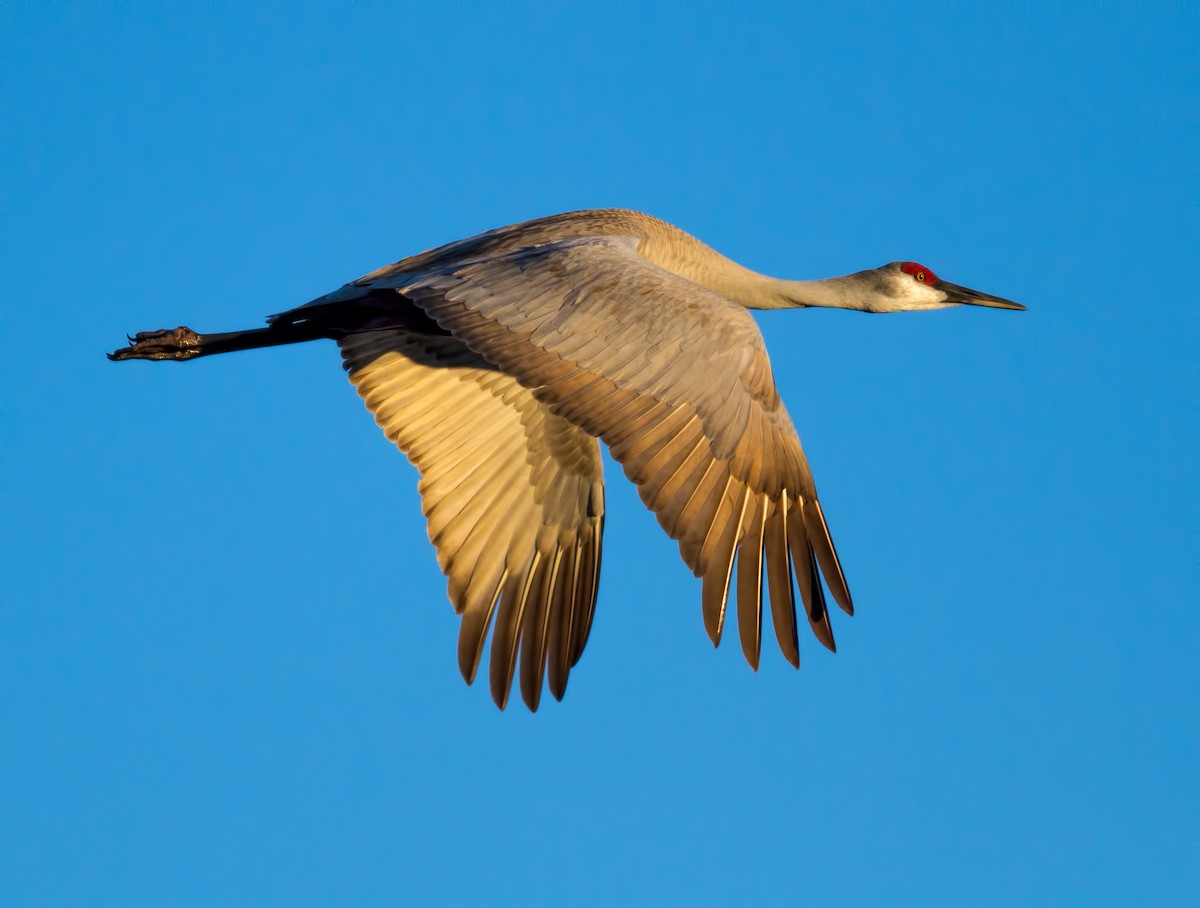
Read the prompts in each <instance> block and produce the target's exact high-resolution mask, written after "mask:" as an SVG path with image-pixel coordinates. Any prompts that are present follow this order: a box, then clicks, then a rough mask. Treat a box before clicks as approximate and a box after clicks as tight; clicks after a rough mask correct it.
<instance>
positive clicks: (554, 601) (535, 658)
mask: <svg viewBox="0 0 1200 908" xmlns="http://www.w3.org/2000/svg"><path fill="white" fill-rule="evenodd" d="M338 343H339V346H340V347H341V348H342V357H343V360H344V362H345V366H346V369H347V371H348V372H349V373H350V380H351V381H352V382H353V383H354V385H355V387H356V388H357V389H358V393H359V394H360V395H361V396H362V398H363V400H364V401H365V402H366V404H367V408H368V409H369V410H370V411H371V412H372V413H373V414H374V415H375V421H376V422H378V423H379V426H380V427H381V428H382V429H383V430H384V432H385V433H386V434H387V436H388V438H390V439H391V440H392V441H394V442H395V443H396V444H397V445H398V446H399V448H400V450H402V451H403V452H404V453H405V454H406V455H408V457H409V459H410V460H411V461H412V462H413V464H415V465H416V467H417V469H419V470H420V471H421V485H420V490H421V500H422V508H423V510H424V512H425V516H426V518H427V520H428V523H429V538H430V539H431V540H432V541H433V543H434V544H435V545H436V547H437V554H438V562H439V564H440V565H441V567H442V570H443V571H444V572H445V574H446V576H447V577H448V578H449V594H450V600H451V602H452V603H453V605H454V609H455V611H456V612H458V613H459V614H461V615H462V619H463V620H462V626H461V628H460V631H459V645H458V661H459V668H460V669H461V671H462V673H463V677H464V678H466V680H467V683H468V684H469V683H471V682H472V681H473V680H474V678H475V673H476V671H477V669H478V668H479V662H480V658H481V656H482V652H483V644H484V640H485V638H486V637H487V632H488V627H489V625H490V624H492V623H493V616H494V624H495V630H494V632H493V634H492V648H491V668H490V672H491V688H492V696H493V698H494V699H495V700H496V703H497V705H498V706H500V708H501V709H503V708H504V706H505V703H506V702H507V700H508V694H509V690H510V689H511V687H512V680H513V674H514V671H515V669H516V665H517V651H518V646H519V648H520V664H521V694H522V696H523V698H524V700H525V702H526V704H527V705H528V706H529V708H530V709H532V710H536V709H537V707H538V700H539V698H540V696H541V688H542V677H543V671H544V670H545V669H546V668H547V664H548V669H549V684H550V690H551V692H552V693H553V694H554V696H555V697H557V698H559V699H561V698H562V696H563V693H564V691H565V690H566V686H567V677H568V674H569V673H570V670H571V667H572V666H573V665H575V663H576V662H578V661H579V657H580V656H581V655H582V654H583V648H584V645H585V644H586V642H587V637H588V633H589V631H590V629H591V624H592V616H593V614H594V611H595V605H596V590H597V582H598V580H599V571H600V544H601V532H602V529H603V522H604V485H603V473H602V464H601V460H600V448H599V444H598V443H597V441H596V439H595V438H593V437H591V436H589V435H587V434H586V433H584V432H582V431H580V430H579V429H578V428H576V427H575V426H573V425H571V424H570V423H568V422H566V421H565V420H563V419H562V418H560V417H558V416H555V415H553V414H552V413H551V412H550V411H549V410H547V409H546V407H545V406H544V405H543V404H542V403H540V402H539V401H537V400H536V399H535V398H534V396H533V395H532V394H531V393H530V392H529V390H528V389H526V388H524V387H522V386H521V385H520V384H518V383H517V382H516V381H515V380H514V379H513V378H512V377H511V376H509V375H505V374H504V373H503V372H501V371H499V370H497V369H496V368H495V367H494V366H491V365H490V364H488V363H487V362H486V361H484V360H482V359H481V358H480V357H479V356H478V355H477V354H475V353H472V352H471V351H470V350H469V349H467V348H466V347H465V346H463V344H462V343H461V342H459V341H457V340H455V339H454V338H453V337H429V336H424V335H418V334H410V333H408V332H405V331H401V330H394V329H385V330H376V331H364V332H360V333H356V334H351V335H348V336H347V337H345V338H343V339H342V340H340V341H339V342H338Z"/></svg>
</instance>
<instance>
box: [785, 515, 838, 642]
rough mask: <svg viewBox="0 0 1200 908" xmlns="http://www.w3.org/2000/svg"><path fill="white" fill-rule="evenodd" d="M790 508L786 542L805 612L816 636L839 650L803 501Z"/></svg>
mask: <svg viewBox="0 0 1200 908" xmlns="http://www.w3.org/2000/svg"><path fill="white" fill-rule="evenodd" d="M796 505H797V506H796V507H794V508H790V509H789V510H788V527H787V541H788V551H790V552H791V553H792V569H793V570H794V571H795V572H796V586H798V587H800V598H801V599H802V600H803V601H804V613H805V615H807V616H808V624H809V627H811V628H812V632H813V634H814V636H816V638H817V639H818V640H820V641H821V643H822V644H823V645H824V646H825V647H826V648H827V649H829V650H830V651H831V652H837V647H836V646H835V644H834V642H833V627H832V626H831V625H830V623H829V609H827V608H826V607H825V591H824V590H823V589H821V576H820V574H819V573H818V572H817V563H816V560H815V559H814V558H813V552H812V548H811V547H810V546H809V544H808V537H807V536H806V535H805V530H804V516H803V514H801V513H800V508H801V506H802V504H801V502H800V501H797V502H796Z"/></svg>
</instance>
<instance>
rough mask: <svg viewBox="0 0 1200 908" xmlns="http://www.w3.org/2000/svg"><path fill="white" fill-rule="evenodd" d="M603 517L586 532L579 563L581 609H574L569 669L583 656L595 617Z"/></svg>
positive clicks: (597, 519) (601, 552)
mask: <svg viewBox="0 0 1200 908" xmlns="http://www.w3.org/2000/svg"><path fill="white" fill-rule="evenodd" d="M603 535H604V517H603V516H600V517H598V518H596V520H595V522H594V523H593V524H592V526H591V528H590V530H589V531H588V532H587V546H586V548H585V550H584V554H585V557H584V558H583V559H582V561H581V563H580V572H579V588H580V589H581V590H582V591H583V608H581V609H576V612H575V614H576V616H577V617H578V619H579V620H578V621H573V622H572V624H571V667H572V668H574V667H575V665H576V664H577V663H578V662H579V660H580V658H581V657H582V656H583V650H584V647H586V646H587V642H588V637H589V636H591V633H592V621H593V619H594V618H595V616H596V597H597V595H598V594H599V592H600V562H601V560H602V555H603V551H602V545H601V542H602V538H603Z"/></svg>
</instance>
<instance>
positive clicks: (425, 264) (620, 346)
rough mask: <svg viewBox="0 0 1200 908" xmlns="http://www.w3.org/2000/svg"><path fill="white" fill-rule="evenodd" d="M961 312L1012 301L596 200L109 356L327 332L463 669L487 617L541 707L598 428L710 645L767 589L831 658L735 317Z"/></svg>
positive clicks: (755, 358)
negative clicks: (428, 543) (735, 238)
mask: <svg viewBox="0 0 1200 908" xmlns="http://www.w3.org/2000/svg"><path fill="white" fill-rule="evenodd" d="M964 302H965V303H975V304H980V305H989V306H996V307H1001V308H1022V307H1020V306H1018V305H1017V304H1015V303H1010V302H1008V301H1006V300H1001V299H999V298H997V297H990V296H987V295H986V294H979V293H976V292H975V291H970V290H967V289H966V288H962V287H957V286H955V285H952V284H947V283H945V282H942V281H939V280H938V279H937V278H936V277H935V276H934V275H933V273H932V272H930V271H929V270H928V269H925V268H924V267H923V266H919V265H916V264H915V263H911V262H897V263H892V264H891V265H886V266H884V267H883V268H879V269H873V270H871V271H866V272H859V273H857V274H854V275H849V276H847V277H844V278H834V279H830V280H825V281H780V280H776V279H774V278H769V277H766V276H765V275H761V274H758V273H756V272H753V271H750V270H749V269H746V268H743V267H742V266H740V265H737V264H736V263H734V262H732V261H730V260H729V259H727V258H725V257H724V256H722V255H720V254H719V253H717V252H716V251H715V250H713V249H711V248H709V247H708V246H706V245H704V244H703V243H701V242H700V241H699V240H697V239H695V238H694V237H692V236H690V235H689V234H687V233H684V232H683V231H682V230H679V229H678V228H676V227H673V226H672V225H670V224H667V223H666V222H664V221H661V220H658V219H657V218H653V217H650V216H649V215H645V214H641V213H639V212H632V211H623V210H614V209H607V210H597V211H580V212H571V213H568V214H562V215H555V216H552V217H548V218H542V219H539V220H535V221H530V222H527V223H524V224H517V225H513V226H511V227H505V228H501V229H499V230H493V231H489V232H487V233H482V234H479V235H478V236H475V237H471V238H468V239H465V240H460V241H458V242H454V243H450V244H448V245H445V246H441V247H438V248H436V249H432V250H430V251H428V252H424V253H421V254H419V255H415V256H411V257H409V258H406V259H403V260H401V261H399V262H397V263H395V264H393V265H390V266H388V267H386V268H382V269H380V270H378V271H375V272H373V273H371V274H368V275H366V276H365V277H363V278H360V279H359V280H357V281H354V282H352V283H350V284H347V285H346V286H345V287H343V288H341V289H340V290H337V291H335V292H333V293H331V294H328V295H327V296H324V297H320V298H318V299H316V300H313V301H312V302H311V303H309V304H307V305H305V306H301V307H299V308H297V309H292V310H289V311H287V312H284V313H282V314H280V315H277V316H275V317H273V318H272V319H271V320H270V325H269V327H267V328H263V329H257V330H251V331H241V332H233V333H230V334H214V335H198V334H196V333H194V332H192V331H190V330H189V329H186V328H178V329H175V330H174V331H159V332H146V333H143V334H139V335H137V336H136V337H135V338H133V339H132V343H131V346H130V347H128V348H125V349H123V350H119V351H117V352H116V353H114V354H111V356H112V358H114V359H133V358H140V359H174V360H181V359H191V358H194V357H196V356H202V355H207V354H211V353H219V352H227V351H230V350H238V349H248V348H252V347H261V346H269V345H272V344H281V343H293V342H297V341H304V340H311V339H315V338H321V337H326V338H333V339H335V340H337V342H338V344H339V346H340V347H341V349H342V356H343V360H344V364H345V367H346V369H347V370H348V371H349V373H350V378H351V381H352V382H353V383H354V384H355V386H356V387H357V389H358V391H359V393H360V395H361V396H362V397H363V398H364V400H365V401H366V404H367V406H368V408H369V409H370V410H371V412H372V413H373V414H374V415H375V418H376V421H377V422H378V423H379V425H380V426H381V428H383V429H384V431H385V432H386V433H387V435H388V437H389V438H391V439H392V440H393V441H395V442H396V444H397V445H398V446H399V447H400V448H401V450H403V451H404V452H405V453H406V454H407V455H408V457H409V458H410V459H411V460H412V461H413V462H414V463H415V464H416V466H417V467H418V469H419V470H420V472H421V474H422V480H421V494H422V502H423V509H424V511H425V514H426V518H427V520H428V523H429V534H430V538H431V539H432V540H433V542H434V544H435V545H436V547H437V550H438V558H439V562H440V564H441V566H442V569H443V571H445V573H446V574H447V577H448V578H449V595H450V599H451V601H452V603H453V604H454V607H455V610H456V611H458V612H459V613H460V614H461V615H462V616H463V622H462V627H461V629H460V637H459V666H460V668H461V670H462V672H463V675H464V677H466V678H467V680H468V682H470V681H471V680H472V679H473V678H474V676H475V672H476V670H477V668H478V666H479V663H480V658H481V655H482V649H483V643H484V640H485V638H486V635H487V632H488V629H489V627H493V628H494V630H493V636H492V645H491V659H490V675H491V686H492V693H493V696H494V698H495V699H496V702H497V703H498V704H499V705H500V706H501V707H502V708H503V706H504V704H505V702H506V701H507V698H508V693H509V690H510V689H511V684H512V679H513V674H514V672H515V670H516V667H517V665H518V653H519V664H520V669H521V672H520V686H521V692H522V695H523V697H524V699H525V702H526V704H527V705H528V706H529V707H530V708H531V709H536V708H537V705H538V700H539V697H540V692H541V688H542V680H543V674H544V673H545V674H548V678H549V685H550V688H551V691H552V693H554V695H555V696H556V697H559V698H561V696H562V694H563V692H564V691H565V688H566V683H567V677H568V673H569V671H570V668H571V667H572V666H573V665H574V664H575V663H576V662H577V661H578V659H579V657H580V655H581V654H582V651H583V647H584V645H585V644H586V642H587V636H588V632H589V630H590V628H591V623H592V617H593V615H594V608H595V602H596V590H597V581H598V578H599V566H600V550H601V534H602V530H603V519H604V490H603V476H602V472H601V461H600V450H599V445H598V443H597V438H598V439H600V440H602V441H604V442H605V443H606V444H607V445H608V446H609V449H610V452H611V453H612V455H613V457H614V458H615V459H616V460H618V461H619V462H620V463H621V464H622V466H623V467H624V470H625V473H626V475H627V476H629V478H630V479H631V480H633V481H634V482H635V483H637V485H638V489H639V492H640V494H641V497H642V500H643V501H644V502H645V503H646V505H647V506H648V507H650V508H651V509H652V510H653V511H654V512H655V514H656V515H657V517H658V520H659V523H660V524H661V525H662V526H663V528H664V529H665V530H666V531H667V532H668V533H669V534H670V535H671V537H672V538H674V539H676V540H678V541H679V544H680V551H681V554H682V556H683V559H684V561H685V562H686V563H687V565H688V566H689V567H690V568H691V569H692V570H693V571H694V572H695V573H696V574H697V576H699V577H701V578H702V579H703V589H702V603H703V613H704V621H705V626H706V629H707V630H708V632H709V635H710V637H711V638H712V639H713V642H714V643H716V642H719V640H720V637H721V632H722V628H723V624H724V618H725V605H726V601H727V598H728V596H729V595H730V588H731V586H734V587H735V588H736V594H735V599H736V602H737V614H738V629H739V636H740V639H741V643H742V649H743V652H744V653H745V656H746V659H747V661H748V662H749V663H750V664H751V665H752V666H754V667H755V668H757V665H758V660H759V652H760V644H761V630H762V604H763V598H764V597H763V593H764V587H765V589H766V591H767V592H768V593H769V602H770V608H771V615H772V620H773V623H774V628H775V635H776V638H777V640H778V641H779V645H780V648H781V649H782V651H783V653H784V655H785V656H786V657H787V658H788V660H789V661H790V662H792V663H793V664H794V665H798V663H799V650H798V640H797V632H796V612H795V607H794V603H793V585H794V584H795V585H798V586H799V589H800V592H801V598H802V601H803V604H804V610H805V613H806V615H807V617H808V620H809V623H810V626H811V627H812V629H813V631H814V633H815V634H816V636H817V637H818V639H820V640H821V642H822V643H824V644H825V645H826V646H828V647H829V648H830V649H832V648H833V634H832V630H831V628H830V624H829V615H828V611H827V610H826V608H825V599H824V594H823V592H822V585H821V579H820V577H821V575H822V574H823V575H824V577H825V581H826V583H827V584H828V586H829V589H830V592H831V593H832V594H833V597H834V599H835V600H836V601H837V602H838V604H839V605H841V606H842V608H843V609H845V610H846V611H847V612H852V604H851V600H850V594H849V590H848V588H847V586H846V582H845V578H844V577H843V575H842V570H841V566H840V564H839V563H838V559H837V555H836V553H835V551H834V548H833V543H832V540H831V538H830V535H829V531H828V527H827V525H826V522H825V518H824V514H823V512H822V510H821V506H820V504H819V503H818V501H817V495H816V488H815V486H814V484H813V480H812V476H811V473H810V472H809V469H808V464H807V462H806V460H805V457H804V452H803V451H802V449H801V447H800V442H799V439H798V437H797V435H796V432H795V429H794V428H793V427H792V423H791V420H790V419H789V417H788V415H787V412H786V410H785V409H784V407H783V405H782V403H781V402H780V399H779V395H778V393H777V392H776V389H775V384H774V380H773V378H772V375H771V369H770V363H769V361H768V358H767V353H766V348H765V345H764V343H763V339H762V335H761V333H760V332H759V330H758V328H757V326H756V324H755V322H754V320H753V318H752V317H751V316H750V314H749V312H748V311H747V309H750V308H760V309H772V308H795V307H801V306H807V305H816V306H834V307H838V308H851V309H863V310H866V311H896V310H900V309H927V308H942V307H943V306H947V305H955V304H957V303H964ZM735 562H736V568H735ZM793 578H794V579H793Z"/></svg>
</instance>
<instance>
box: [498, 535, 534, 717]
mask: <svg viewBox="0 0 1200 908" xmlns="http://www.w3.org/2000/svg"><path fill="white" fill-rule="evenodd" d="M541 565H542V553H541V552H538V551H536V550H535V551H534V553H533V558H532V560H531V562H530V564H529V566H528V568H527V569H526V570H525V572H524V573H523V574H515V575H514V576H513V577H512V579H511V580H510V581H509V582H508V583H507V584H505V587H504V595H503V597H502V598H501V600H500V614H499V615H497V616H496V629H495V630H494V631H493V632H492V655H491V659H490V660H489V664H488V671H489V674H490V680H491V685H492V699H493V700H495V701H496V705H497V706H499V707H500V708H501V709H504V707H505V706H507V705H508V694H509V691H511V690H512V679H513V672H514V671H515V670H516V667H517V644H518V643H520V640H521V633H520V630H521V622H522V621H523V620H524V617H525V608H526V606H527V603H528V601H529V592H530V589H531V588H532V587H533V586H534V585H535V583H536V581H537V578H538V574H539V572H540V568H541Z"/></svg>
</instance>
